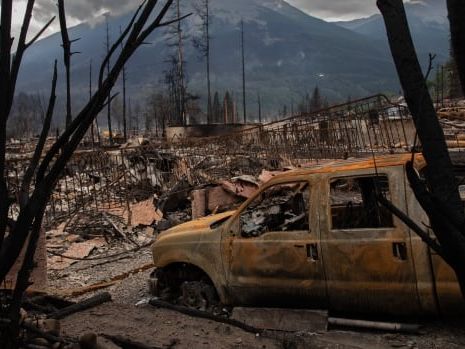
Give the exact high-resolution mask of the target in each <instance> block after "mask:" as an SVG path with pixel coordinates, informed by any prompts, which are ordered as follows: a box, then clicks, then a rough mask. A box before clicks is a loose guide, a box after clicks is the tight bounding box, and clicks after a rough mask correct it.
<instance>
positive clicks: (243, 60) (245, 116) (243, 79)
mask: <svg viewBox="0 0 465 349" xmlns="http://www.w3.org/2000/svg"><path fill="white" fill-rule="evenodd" d="M241 47H242V105H243V111H244V124H246V123H247V102H246V100H245V48H244V20H243V19H241Z"/></svg>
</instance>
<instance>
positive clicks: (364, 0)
mask: <svg viewBox="0 0 465 349" xmlns="http://www.w3.org/2000/svg"><path fill="white" fill-rule="evenodd" d="M286 1H287V2H288V3H290V4H291V5H293V6H295V7H297V8H299V9H301V10H303V11H305V12H307V13H309V14H311V15H312V16H315V17H319V18H323V19H326V20H329V21H335V20H350V19H355V18H361V17H367V16H370V15H372V14H374V13H377V12H378V8H377V7H376V0H340V1H329V0H286ZM405 2H407V1H405Z"/></svg>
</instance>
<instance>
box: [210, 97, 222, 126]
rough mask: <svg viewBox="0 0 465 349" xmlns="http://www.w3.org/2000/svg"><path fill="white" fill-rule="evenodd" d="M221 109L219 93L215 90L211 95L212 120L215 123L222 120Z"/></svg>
mask: <svg viewBox="0 0 465 349" xmlns="http://www.w3.org/2000/svg"><path fill="white" fill-rule="evenodd" d="M222 116H223V111H222V108H221V105H220V95H219V94H218V91H216V92H215V96H214V97H213V106H212V120H213V122H215V123H222V122H223V117H222Z"/></svg>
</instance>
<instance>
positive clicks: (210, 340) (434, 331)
mask: <svg viewBox="0 0 465 349" xmlns="http://www.w3.org/2000/svg"><path fill="white" fill-rule="evenodd" d="M116 252H117V251H116ZM150 262H151V255H150V250H149V249H148V248H146V249H143V250H141V251H139V252H137V253H135V254H131V255H130V256H129V257H127V258H123V259H117V260H114V261H112V262H109V263H108V262H106V261H101V260H97V261H80V262H77V263H75V264H73V265H72V266H70V267H69V268H67V269H65V270H63V271H49V286H50V289H51V290H53V291H54V293H57V294H66V293H67V292H69V291H70V290H71V289H80V288H82V287H84V286H88V285H91V284H95V283H97V282H102V281H108V280H110V279H111V278H112V277H114V276H117V275H121V274H123V273H128V274H130V272H131V271H132V270H135V269H137V268H138V267H141V266H144V265H147V264H149V263H150ZM150 272H151V269H147V270H144V271H142V272H135V273H132V274H130V275H129V276H128V277H126V278H125V279H124V280H122V281H119V282H118V283H116V284H115V285H113V286H111V287H109V288H106V289H104V291H108V292H110V293H111V295H112V299H113V301H112V302H111V303H107V304H103V305H101V306H99V307H96V308H93V309H90V310H87V311H84V312H81V313H78V314H74V315H72V316H69V317H67V318H65V319H63V320H62V330H63V335H65V336H69V337H72V338H77V337H79V336H80V335H82V334H84V333H88V332H94V333H97V334H100V335H113V336H115V335H120V336H124V337H127V338H130V339H131V340H134V341H137V342H141V343H144V344H146V345H148V346H150V347H154V348H189V349H194V348H286V349H287V348H296V349H300V348H315V349H320V348H321V349H323V348H327V349H358V348H360V349H387V348H409V349H413V348H418V349H423V348H424V349H439V348H450V349H458V348H465V323H463V321H462V322H461V321H447V322H446V321H437V322H435V323H424V324H423V325H424V326H423V328H422V329H421V331H420V333H417V334H400V333H386V332H373V331H360V330H348V329H330V330H329V331H326V332H318V333H312V332H301V333H293V334H290V333H284V332H269V333H265V334H263V335H261V336H258V335H255V334H253V333H247V332H244V331H243V330H241V329H238V328H236V327H233V326H230V325H225V324H221V323H217V322H215V321H211V320H205V319H198V318H193V317H190V316H186V315H183V314H180V313H178V312H175V311H171V310H166V309H159V308H154V307H152V306H150V305H147V304H146V301H147V300H148V298H149V294H148V287H147V279H148V276H149V274H150ZM101 291H103V290H101ZM101 291H98V292H101ZM91 295H92V293H87V294H84V295H81V296H79V297H74V298H73V299H74V300H78V299H81V298H86V297H89V296H91ZM101 341H102V343H104V344H106V345H107V347H108V348H116V347H115V346H113V345H111V343H109V342H108V341H106V340H103V339H101Z"/></svg>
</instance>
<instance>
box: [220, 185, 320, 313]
mask: <svg viewBox="0 0 465 349" xmlns="http://www.w3.org/2000/svg"><path fill="white" fill-rule="evenodd" d="M315 195H317V193H316V192H315V191H313V190H312V188H311V184H310V183H309V182H308V181H301V182H292V183H284V184H279V185H275V186H272V187H269V188H266V189H264V190H263V191H262V192H261V193H260V194H259V195H258V196H257V198H256V199H255V200H253V201H252V202H250V203H249V204H248V205H247V206H246V207H244V208H243V210H242V212H241V213H240V215H239V216H238V217H237V219H238V221H237V222H238V223H239V222H240V224H237V225H236V228H235V229H236V232H235V233H234V236H232V237H231V238H230V241H229V243H228V245H229V246H228V249H229V251H227V252H226V253H227V254H228V255H229V258H228V284H229V288H230V290H231V292H232V295H233V298H235V300H236V302H238V303H240V304H253V305H263V306H266V305H273V306H277V305H279V306H297V307H310V306H315V307H319V308H323V307H325V305H326V289H325V282H324V275H323V266H322V261H321V246H320V244H319V236H318V233H317V232H318V219H317V217H316V204H317V202H316V198H315Z"/></svg>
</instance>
